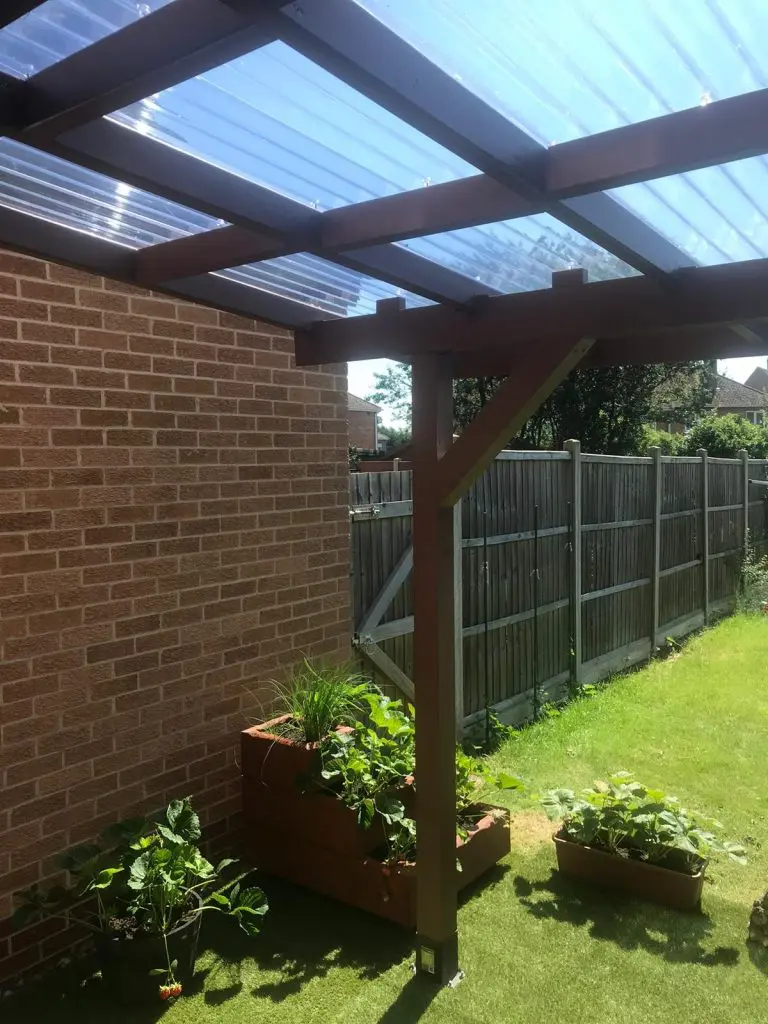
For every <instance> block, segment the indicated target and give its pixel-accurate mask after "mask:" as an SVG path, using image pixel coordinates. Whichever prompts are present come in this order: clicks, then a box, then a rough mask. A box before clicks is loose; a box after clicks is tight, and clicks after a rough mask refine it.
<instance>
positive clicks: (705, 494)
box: [696, 448, 709, 625]
mask: <svg viewBox="0 0 768 1024" xmlns="http://www.w3.org/2000/svg"><path fill="white" fill-rule="evenodd" d="M696 454H697V455H698V456H699V458H700V459H701V515H702V520H703V526H702V529H703V533H702V545H701V567H702V574H701V575H702V584H701V585H702V589H703V591H704V594H703V597H704V607H703V611H704V624H705V625H706V624H707V623H708V622H709V458H708V456H707V451H706V449H705V448H699V450H698V451H697V452H696Z"/></svg>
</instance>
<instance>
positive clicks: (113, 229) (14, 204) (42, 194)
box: [0, 139, 223, 249]
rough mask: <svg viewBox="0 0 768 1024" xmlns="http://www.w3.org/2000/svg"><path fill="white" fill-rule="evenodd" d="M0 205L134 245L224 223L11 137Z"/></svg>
mask: <svg viewBox="0 0 768 1024" xmlns="http://www.w3.org/2000/svg"><path fill="white" fill-rule="evenodd" d="M0 206H7V207H10V208H11V209H13V210H18V211H19V212H21V213H29V214H32V215H33V216H35V217H40V218H42V219H43V220H48V221H53V222H55V223H56V224H63V225H64V226H66V227H68V228H74V229H75V230H77V231H84V232H86V233H87V234H90V235H97V236H98V237H100V238H106V239H107V240H109V241H111V242H116V243H118V244H119V245H124V246H128V247H129V248H132V249H138V248H141V247H142V246H145V245H157V244H158V243H159V242H168V241H170V240H171V239H173V238H181V237H183V236H185V235H192V234H196V233H197V232H199V231H209V230H210V229H211V228H216V227H221V225H222V223H223V222H222V221H219V220H215V219H214V218H213V217H208V216H206V215H205V214H204V213H198V212H197V211H196V210H189V209H187V208H186V207H184V206H179V205H178V204H177V203H173V202H170V201H169V200H167V199H161V198H159V197H158V196H153V195H150V194H149V193H147V192H142V191H141V190H140V189H136V188H132V187H131V186H130V185H126V184H124V183H123V182H121V181H115V180H114V179H113V178H108V177H106V175H104V174H97V173H96V172H95V171H89V170H86V169H85V168H84V167H78V166H77V165H76V164H71V163H69V162H68V161H66V160H61V159H59V157H56V156H51V154H49V153H43V152H41V151H40V150H37V149H32V148H31V147H30V146H24V145H22V144H21V143H20V142H14V141H12V140H11V139H0Z"/></svg>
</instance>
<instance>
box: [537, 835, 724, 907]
mask: <svg viewBox="0 0 768 1024" xmlns="http://www.w3.org/2000/svg"><path fill="white" fill-rule="evenodd" d="M554 840H555V851H556V853H557V866H558V868H559V869H560V871H562V873H563V874H565V875H569V876H570V877H572V878H578V879H581V880H582V881H584V882H590V883H591V884H592V885H596V886H600V887H602V888H608V889H617V890H619V891H620V892H623V893H625V894H626V895H627V896H635V897H637V898H638V899H642V900H650V901H651V902H653V903H661V904H663V905H664V906H667V907H674V908H675V909H677V910H695V909H696V908H697V907H698V906H699V903H700V902H701V892H702V887H703V885H704V870H705V866H706V865H704V866H702V867H701V869H700V870H699V871H698V873H697V874H695V875H691V874H688V873H687V872H684V871H674V870H672V869H671V868H665V867H660V866H659V865H658V864H648V863H647V862H646V861H643V860H638V859H636V858H632V857H620V856H617V855H616V854H615V853H607V852H606V851H604V850H597V849H595V848H594V847H591V846H582V845H581V844H580V843H574V842H573V841H572V840H569V839H567V838H565V837H564V836H563V835H562V834H561V833H560V832H558V833H556V834H555V836H554Z"/></svg>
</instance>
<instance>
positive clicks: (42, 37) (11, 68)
mask: <svg viewBox="0 0 768 1024" xmlns="http://www.w3.org/2000/svg"><path fill="white" fill-rule="evenodd" d="M169 3H172V0H47V2H46V3H44V4H41V5H40V7H36V8H35V9H34V10H33V11H30V12H29V14H25V15H24V17H23V18H19V19H18V20H17V21H13V22H11V24H10V25H7V26H6V27H5V28H4V29H2V30H1V31H0V71H5V72H6V73H7V74H9V75H14V76H16V77H17V78H28V77H30V76H31V75H36V74H37V72H38V71H43V70H44V69H45V68H48V67H50V66H51V65H52V64H57V63H58V62H59V61H60V60H64V58H65V57H71V56H72V54H73V53H77V51H78V50H84V49H85V47H86V46H90V45H91V43H96V42H98V41H99V39H103V38H104V37H105V36H108V35H111V34H112V33H113V32H117V30H118V29H120V28H125V26H126V25H130V24H131V22H133V21H137V20H138V19H139V18H142V17H144V16H145V15H147V14H151V13H152V11H157V10H159V9H160V8H161V7H165V6H166V5H167V4H169Z"/></svg>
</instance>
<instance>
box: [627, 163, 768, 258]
mask: <svg viewBox="0 0 768 1024" xmlns="http://www.w3.org/2000/svg"><path fill="white" fill-rule="evenodd" d="M611 194H612V195H613V196H615V198H616V199H618V200H619V202H621V203H623V204H624V205H625V206H627V207H628V208H629V209H630V210H632V212H633V213H635V214H637V215H638V216H639V217H642V219H643V220H645V221H646V222H647V223H648V224H650V225H651V227H653V228H655V229H656V230H657V231H658V232H660V233H661V234H662V235H664V236H665V237H666V238H668V239H669V240H670V241H671V242H673V243H674V244H675V245H677V246H678V248H680V249H682V250H683V251H684V252H685V253H687V255H688V256H690V257H691V258H692V259H693V260H695V261H696V262H697V263H702V264H707V265H712V264H715V263H730V262H733V261H737V260H751V259H757V258H760V257H764V256H768V160H766V158H765V157H754V158H752V159H749V160H738V161H736V162H734V163H730V164H723V165H722V166H720V167H704V168H702V169H701V170H698V171H690V172H689V173H688V174H674V175H672V176H671V177H668V178H660V179H659V180H657V181H654V182H653V185H652V186H650V185H642V184H640V185H625V186H623V187H622V188H617V189H613V190H612V193H611Z"/></svg>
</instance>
